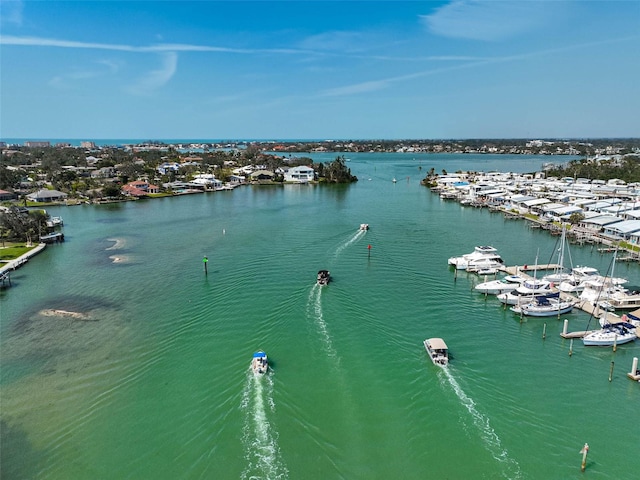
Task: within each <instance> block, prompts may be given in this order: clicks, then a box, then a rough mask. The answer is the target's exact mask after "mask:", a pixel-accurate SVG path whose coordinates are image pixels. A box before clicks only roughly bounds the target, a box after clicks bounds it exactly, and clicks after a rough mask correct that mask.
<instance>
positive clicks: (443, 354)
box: [423, 338, 449, 367]
mask: <svg viewBox="0 0 640 480" xmlns="http://www.w3.org/2000/svg"><path fill="white" fill-rule="evenodd" d="M423 343H424V348H425V350H426V351H427V353H428V354H429V358H430V359H431V361H432V362H433V363H434V364H435V365H440V366H442V367H446V366H447V365H448V364H449V348H448V347H447V344H446V343H444V340H443V339H441V338H427V339H426V340H425V341H424V342H423Z"/></svg>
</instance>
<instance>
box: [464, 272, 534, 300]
mask: <svg viewBox="0 0 640 480" xmlns="http://www.w3.org/2000/svg"><path fill="white" fill-rule="evenodd" d="M524 280H525V279H524V278H523V277H520V276H519V275H507V276H506V277H504V278H502V279H500V280H492V281H490V282H483V283H479V284H478V285H476V286H475V288H474V290H476V291H477V292H480V293H485V294H487V295H499V294H501V293H505V292H510V291H512V290H515V289H516V288H518V287H519V286H520V284H522V282H524Z"/></svg>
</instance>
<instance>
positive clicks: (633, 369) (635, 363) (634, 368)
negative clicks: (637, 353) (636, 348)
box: [629, 357, 638, 378]
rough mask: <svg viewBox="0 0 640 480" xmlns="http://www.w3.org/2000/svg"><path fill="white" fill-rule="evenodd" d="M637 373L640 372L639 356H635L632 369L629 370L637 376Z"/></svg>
mask: <svg viewBox="0 0 640 480" xmlns="http://www.w3.org/2000/svg"><path fill="white" fill-rule="evenodd" d="M637 374H638V357H633V362H631V371H630V372H629V375H633V376H635V375H637ZM632 378H633V377H632Z"/></svg>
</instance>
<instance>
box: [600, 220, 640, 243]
mask: <svg viewBox="0 0 640 480" xmlns="http://www.w3.org/2000/svg"><path fill="white" fill-rule="evenodd" d="M636 232H640V220H625V221H622V222H616V223H614V224H611V225H607V226H606V227H605V228H604V234H605V235H609V236H611V237H615V238H622V239H623V240H628V239H629V237H630V234H632V233H636Z"/></svg>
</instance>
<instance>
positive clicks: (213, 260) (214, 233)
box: [0, 154, 640, 479]
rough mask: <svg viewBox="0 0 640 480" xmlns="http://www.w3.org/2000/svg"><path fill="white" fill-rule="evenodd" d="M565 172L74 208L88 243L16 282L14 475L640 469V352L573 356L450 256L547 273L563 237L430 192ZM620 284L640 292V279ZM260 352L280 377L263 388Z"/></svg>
mask: <svg viewBox="0 0 640 480" xmlns="http://www.w3.org/2000/svg"><path fill="white" fill-rule="evenodd" d="M326 159H331V156H328V157H327V158H326ZM544 161H546V159H545V158H542V157H540V158H535V157H531V158H522V157H504V156H501V157H491V156H482V157H477V158H475V159H474V157H470V156H457V157H455V156H449V157H446V156H442V157H437V156H420V157H415V159H414V158H412V157H407V156H406V155H404V156H400V155H374V154H368V155H367V154H363V155H351V158H350V161H349V163H348V166H349V167H350V168H351V169H352V173H354V174H355V175H357V176H358V177H359V178H360V181H359V182H358V183H357V184H354V185H351V186H340V187H330V186H325V187H320V186H309V185H303V186H296V185H288V186H284V187H266V186H265V187H249V186H247V187H242V188H238V189H236V190H234V191H232V192H216V193H213V194H205V195H192V196H185V197H180V198H170V199H157V200H148V201H138V202H133V203H126V204H118V205H105V206H78V207H69V208H54V209H50V213H51V214H52V215H61V216H62V217H63V218H64V221H65V227H64V233H65V238H66V239H67V241H66V242H65V243H64V244H61V245H52V246H50V247H48V248H47V249H46V250H45V251H44V252H43V253H42V254H40V255H38V256H37V257H35V258H33V259H32V260H31V261H30V262H29V264H28V265H26V266H25V267H24V268H22V269H20V270H18V271H16V272H14V274H13V275H12V283H13V286H12V287H11V288H8V289H5V290H2V291H0V313H1V316H2V323H1V326H0V328H1V330H0V333H1V348H2V349H1V360H2V370H1V377H0V381H1V384H0V385H1V401H2V404H1V408H2V410H1V413H2V431H1V433H2V445H1V446H2V449H1V453H2V458H1V461H2V463H1V467H2V478H42V479H113V478H129V479H176V478H184V479H200V478H203V479H209V478H211V479H249V478H261V479H285V478H290V479H334V478H335V479H356V478H357V479H389V478H402V479H414V478H415V479H424V478H447V479H471V478H473V479H494V478H509V479H516V478H521V479H571V478H585V477H586V476H588V477H589V478H597V479H631V478H636V476H637V474H638V471H639V470H640V456H638V453H637V452H638V447H640V429H639V428H638V407H639V406H640V385H638V384H637V383H634V382H632V381H631V380H629V379H627V378H626V372H627V371H629V370H630V367H631V362H632V358H633V357H634V356H640V342H638V341H636V342H634V343H632V344H627V345H622V346H620V347H619V348H618V351H617V352H616V353H615V354H614V353H613V352H612V351H611V349H608V348H602V349H600V348H593V347H591V348H585V347H583V346H582V344H581V342H579V341H578V342H575V343H574V345H573V349H574V352H573V355H572V356H571V357H570V356H569V354H568V352H569V341H567V340H563V339H561V338H560V337H559V335H558V334H559V333H560V332H561V330H562V322H559V321H558V320H556V319H547V320H544V319H534V320H529V321H525V322H524V323H520V320H519V317H517V316H516V315H514V314H513V313H512V312H510V311H508V310H506V311H505V310H504V309H502V308H501V306H500V304H499V302H498V301H497V300H496V299H495V298H493V297H488V298H485V297H483V296H481V295H478V294H476V293H474V292H473V291H472V287H473V285H474V284H475V283H478V282H479V281H481V280H479V279H477V277H473V276H468V275H467V274H462V275H460V274H459V275H458V277H457V279H455V278H454V272H453V271H452V270H450V269H449V268H448V266H447V258H448V257H450V256H454V255H460V254H463V253H468V252H470V251H471V250H472V249H473V247H474V246H475V245H479V244H489V245H493V246H495V247H497V248H498V249H499V252H500V253H501V254H502V256H503V258H504V259H505V260H506V262H507V263H508V264H511V265H513V264H525V263H527V264H533V263H534V262H535V257H536V254H538V255H539V258H540V261H541V262H544V263H546V262H548V261H549V260H550V257H551V255H552V254H553V251H554V248H556V247H555V246H556V240H557V239H556V238H555V237H551V236H549V235H548V234H546V233H545V232H540V231H536V230H531V229H528V228H527V227H526V226H525V224H524V223H523V222H519V221H513V220H505V219H504V218H503V217H502V216H501V215H499V214H493V213H490V212H488V211H487V210H479V209H472V208H464V207H461V206H459V205H458V204H457V203H453V202H446V201H442V200H440V198H439V197H438V196H437V195H435V194H433V193H431V192H430V191H429V190H428V189H426V188H424V187H422V186H420V185H419V179H420V178H422V177H424V174H425V173H426V171H427V170H428V169H429V168H431V167H435V168H436V170H437V171H440V170H441V169H443V168H446V169H447V170H448V171H455V170H457V169H459V168H473V169H476V170H479V169H484V170H489V169H496V170H502V171H508V170H515V171H529V170H535V169H537V168H539V165H540V164H541V163H543V162H544ZM474 162H475V163H474ZM420 167H422V169H420ZM394 177H395V178H397V180H398V182H397V183H395V184H394V183H393V182H392V181H391V179H392V178H394ZM363 222H366V223H369V224H370V225H371V229H370V230H369V231H368V232H360V231H358V226H359V225H360V223H363ZM369 245H371V249H370V250H369V249H368V248H367V247H368V246H369ZM571 254H572V259H573V263H574V265H578V264H580V265H585V264H586V265H590V266H594V267H597V268H599V269H600V270H601V272H606V271H607V268H608V267H609V265H610V260H611V258H610V254H604V255H603V254H600V253H598V252H597V250H595V249H593V248H591V247H572V248H571ZM205 255H206V256H208V258H209V262H208V264H207V270H208V274H207V275H205V272H204V267H203V263H202V259H203V257H204V256H205ZM114 259H117V260H118V261H115V262H114ZM321 268H327V269H329V270H331V273H332V276H333V281H332V283H331V284H330V285H329V286H327V287H324V288H320V287H317V286H316V285H315V275H316V272H317V271H318V270H319V269H321ZM616 276H626V277H627V278H629V279H630V282H632V283H635V284H637V282H638V279H639V278H640V275H639V273H638V266H637V265H635V264H634V265H629V264H621V265H618V266H617V267H616ZM48 309H58V310H67V311H74V312H81V313H84V314H86V315H87V316H88V319H87V320H77V319H73V318H71V317H60V316H47V315H45V314H44V313H46V310H48ZM563 318H569V319H570V324H569V325H570V329H571V330H577V329H579V328H584V327H585V326H586V325H587V323H588V322H589V317H588V316H587V315H586V314H583V313H571V314H568V315H566V316H563ZM545 322H546V324H547V327H546V339H545V340H543V339H542V332H543V325H544V324H545ZM592 326H593V323H592ZM431 336H441V337H444V338H445V339H446V341H447V343H448V344H449V347H450V349H451V355H452V360H451V365H450V367H449V369H448V370H447V371H445V370H442V369H439V368H437V367H435V366H433V365H432V364H431V363H430V362H429V361H428V358H427V356H426V353H425V352H424V349H423V346H422V341H423V340H424V339H425V338H427V337H431ZM258 349H264V350H265V351H266V352H267V353H268V354H269V357H270V364H271V367H272V368H271V370H270V373H269V374H268V375H267V376H266V377H264V378H258V379H256V378H254V376H253V375H252V374H250V372H249V362H250V359H251V355H252V353H253V352H254V351H256V350H258ZM612 361H614V362H615V364H614V365H615V368H614V373H613V378H612V381H611V382H609V379H608V377H609V372H610V368H611V362H612ZM585 442H588V443H589V446H590V451H589V457H588V462H587V471H586V472H585V473H581V472H580V463H581V455H579V453H578V452H579V451H580V449H581V448H582V446H583V444H584V443H585Z"/></svg>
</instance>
